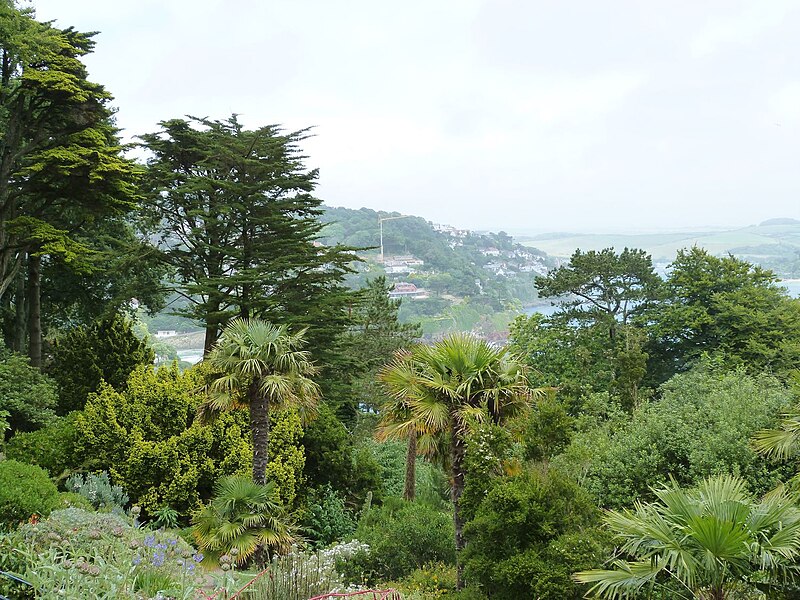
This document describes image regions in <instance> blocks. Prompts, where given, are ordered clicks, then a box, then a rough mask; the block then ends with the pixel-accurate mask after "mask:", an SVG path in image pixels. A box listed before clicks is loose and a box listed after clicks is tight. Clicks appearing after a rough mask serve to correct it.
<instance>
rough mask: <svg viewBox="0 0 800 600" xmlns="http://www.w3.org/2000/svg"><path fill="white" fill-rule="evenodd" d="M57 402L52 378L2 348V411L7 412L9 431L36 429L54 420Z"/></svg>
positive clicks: (0, 367) (0, 351) (0, 354)
mask: <svg viewBox="0 0 800 600" xmlns="http://www.w3.org/2000/svg"><path fill="white" fill-rule="evenodd" d="M57 401H58V397H57V395H56V386H55V384H54V383H53V380H52V379H50V378H49V377H47V376H46V375H43V374H42V373H41V372H40V371H39V369H36V368H34V367H31V366H30V362H29V361H28V359H27V358H25V357H24V356H22V355H20V354H17V353H14V352H8V351H7V350H5V349H2V350H0V413H3V412H5V413H7V416H6V417H5V420H6V421H7V422H8V424H9V426H10V429H9V431H10V432H24V431H34V430H36V429H39V428H41V427H44V426H46V425H48V424H49V423H52V422H53V421H54V420H55V412H54V409H55V407H56V403H57ZM1 433H2V432H0V434H1Z"/></svg>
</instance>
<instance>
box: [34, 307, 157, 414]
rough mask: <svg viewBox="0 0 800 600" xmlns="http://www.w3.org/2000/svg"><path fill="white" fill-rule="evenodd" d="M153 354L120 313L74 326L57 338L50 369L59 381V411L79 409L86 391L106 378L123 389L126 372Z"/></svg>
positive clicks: (147, 360) (87, 392)
mask: <svg viewBox="0 0 800 600" xmlns="http://www.w3.org/2000/svg"><path fill="white" fill-rule="evenodd" d="M154 359H155V355H154V354H153V351H152V350H151V349H150V348H148V347H147V344H146V343H145V342H143V341H142V340H140V339H139V338H138V337H136V335H135V334H134V332H133V326H132V322H131V321H130V320H129V319H127V318H125V317H123V316H122V315H119V314H114V315H113V316H111V317H106V318H104V319H102V320H100V321H97V322H95V323H93V324H92V325H89V326H85V327H76V328H73V329H71V330H70V331H69V332H68V333H67V334H65V335H64V336H62V337H61V338H59V339H57V340H56V343H55V344H54V347H53V364H52V366H51V368H50V372H51V374H52V376H53V378H54V379H55V380H56V382H57V383H58V389H59V405H58V411H59V414H66V413H68V412H69V411H72V410H79V409H82V408H83V407H84V405H85V404H86V399H87V397H88V396H89V394H91V393H93V392H97V391H98V390H100V383H101V381H105V382H106V383H107V384H108V385H110V386H111V387H113V388H114V389H115V390H118V391H122V390H123V389H124V388H125V385H126V383H127V380H128V376H129V375H130V374H131V373H132V372H133V370H134V369H135V368H136V367H138V366H140V365H149V364H152V363H153V360H154Z"/></svg>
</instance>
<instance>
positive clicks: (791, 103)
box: [768, 81, 800, 126]
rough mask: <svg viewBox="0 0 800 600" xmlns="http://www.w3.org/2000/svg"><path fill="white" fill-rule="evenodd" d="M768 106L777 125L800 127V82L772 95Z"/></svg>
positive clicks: (792, 83)
mask: <svg viewBox="0 0 800 600" xmlns="http://www.w3.org/2000/svg"><path fill="white" fill-rule="evenodd" d="M768 106H769V111H770V117H771V118H772V120H774V121H775V124H776V125H781V126H783V125H800V81H793V82H791V83H789V84H787V85H785V86H784V87H782V88H781V89H779V90H778V91H777V92H775V93H774V94H772V96H770V97H769V99H768Z"/></svg>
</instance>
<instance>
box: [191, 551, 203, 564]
mask: <svg viewBox="0 0 800 600" xmlns="http://www.w3.org/2000/svg"><path fill="white" fill-rule="evenodd" d="M192 559H194V562H196V563H199V562H201V561H202V560H203V554H202V553H201V552H198V553H197V554H195V555H194V556H192Z"/></svg>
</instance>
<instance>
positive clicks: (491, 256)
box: [383, 224, 549, 300]
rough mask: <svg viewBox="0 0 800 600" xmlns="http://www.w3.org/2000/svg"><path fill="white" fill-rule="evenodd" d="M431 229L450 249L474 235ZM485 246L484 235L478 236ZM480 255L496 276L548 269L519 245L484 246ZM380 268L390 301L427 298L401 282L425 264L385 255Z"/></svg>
mask: <svg viewBox="0 0 800 600" xmlns="http://www.w3.org/2000/svg"><path fill="white" fill-rule="evenodd" d="M433 229H434V231H436V232H437V233H439V234H441V235H445V236H448V237H449V238H451V239H450V240H449V241H448V245H449V246H450V248H456V247H460V246H464V240H466V239H467V238H468V237H470V236H472V235H475V233H474V232H472V231H469V230H467V229H458V228H456V227H452V226H450V225H441V224H433ZM480 237H481V238H483V239H485V240H486V242H487V243H489V242H490V238H489V237H488V236H480ZM479 252H480V255H481V256H483V257H485V258H486V262H485V263H484V264H482V265H481V266H482V267H483V268H484V269H486V270H487V271H489V272H490V273H492V274H493V275H495V276H497V277H506V278H509V279H511V278H514V277H517V276H518V275H520V274H521V273H527V274H530V275H534V276H535V275H545V274H546V273H547V271H548V269H549V267H548V266H547V264H545V260H544V257H543V256H540V255H538V254H536V253H534V252H532V251H530V250H526V249H525V248H524V247H523V246H520V245H519V244H514V245H513V247H512V248H511V249H507V250H501V249H499V248H496V247H494V246H491V245H488V246H486V247H484V248H481V249H480V250H479ZM383 269H384V271H385V273H386V275H388V276H391V279H394V281H395V283H394V289H393V290H392V291H391V292H389V296H390V297H391V298H407V299H411V300H422V299H425V298H429V297H430V294H429V293H428V291H427V290H425V289H423V288H419V287H417V286H416V285H415V284H413V283H410V282H408V281H402V276H403V275H412V274H414V273H420V272H425V271H426V269H425V262H424V261H423V260H422V259H420V258H417V257H415V256H413V255H410V254H407V255H398V256H386V257H385V258H384V260H383Z"/></svg>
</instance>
